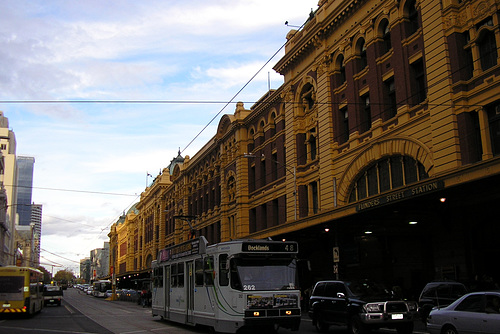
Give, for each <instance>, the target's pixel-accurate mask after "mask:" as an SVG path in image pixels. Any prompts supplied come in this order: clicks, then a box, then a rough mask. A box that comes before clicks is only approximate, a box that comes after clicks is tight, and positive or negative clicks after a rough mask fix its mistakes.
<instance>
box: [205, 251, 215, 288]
mask: <svg viewBox="0 0 500 334" xmlns="http://www.w3.org/2000/svg"><path fill="white" fill-rule="evenodd" d="M204 271H205V285H207V286H211V285H214V276H215V275H214V258H213V256H207V257H206V258H205V266H204Z"/></svg>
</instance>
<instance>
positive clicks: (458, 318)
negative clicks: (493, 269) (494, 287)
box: [427, 291, 500, 334]
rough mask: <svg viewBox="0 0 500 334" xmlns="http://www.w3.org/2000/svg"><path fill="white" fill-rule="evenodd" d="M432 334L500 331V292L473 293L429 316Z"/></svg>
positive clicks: (467, 333) (485, 333)
mask: <svg viewBox="0 0 500 334" xmlns="http://www.w3.org/2000/svg"><path fill="white" fill-rule="evenodd" d="M427 330H428V331H429V333H431V334H472V333H482V334H487V333H491V334H498V333H500V291H485V292H472V293H469V294H466V295H464V296H462V297H460V298H459V299H457V300H456V301H454V302H453V303H451V304H450V305H448V306H446V307H443V308H434V309H433V310H432V311H431V313H430V315H429V317H428V318H427Z"/></svg>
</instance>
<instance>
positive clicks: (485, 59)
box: [477, 30, 498, 71]
mask: <svg viewBox="0 0 500 334" xmlns="http://www.w3.org/2000/svg"><path fill="white" fill-rule="evenodd" d="M477 45H478V48H479V57H480V59H481V69H482V70H483V71H486V70H487V69H490V68H492V67H493V66H495V65H496V64H497V58H498V53H497V43H496V40H495V34H494V33H493V32H491V31H490V30H485V31H483V32H482V33H481V36H480V38H479V40H478V42H477Z"/></svg>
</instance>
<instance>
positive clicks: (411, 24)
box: [405, 0, 420, 37]
mask: <svg viewBox="0 0 500 334" xmlns="http://www.w3.org/2000/svg"><path fill="white" fill-rule="evenodd" d="M405 16H406V19H407V24H406V37H410V36H411V35H413V34H414V33H416V32H417V30H418V28H420V23H419V21H418V11H417V7H416V5H415V0H410V1H408V2H407V3H406V8H405Z"/></svg>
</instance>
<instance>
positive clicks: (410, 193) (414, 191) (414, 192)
mask: <svg viewBox="0 0 500 334" xmlns="http://www.w3.org/2000/svg"><path fill="white" fill-rule="evenodd" d="M443 188H444V182H443V181H435V182H432V183H426V184H423V185H418V186H414V187H410V188H407V189H404V190H401V191H398V192H394V193H391V194H388V195H385V196H380V197H377V198H374V199H372V200H369V201H364V202H362V203H360V204H358V205H357V206H356V211H363V210H367V209H372V208H376V207H378V206H381V205H384V204H389V203H392V202H397V201H402V200H404V199H409V198H411V197H414V196H418V195H423V194H426V193H429V192H432V191H436V190H439V189H443Z"/></svg>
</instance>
